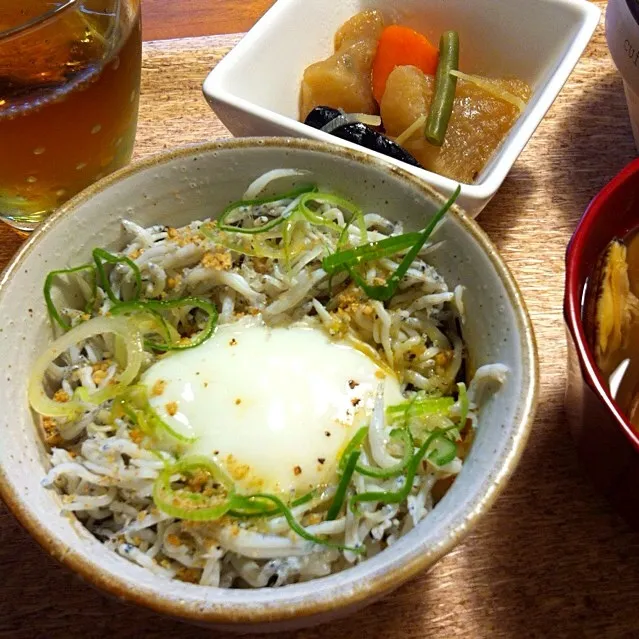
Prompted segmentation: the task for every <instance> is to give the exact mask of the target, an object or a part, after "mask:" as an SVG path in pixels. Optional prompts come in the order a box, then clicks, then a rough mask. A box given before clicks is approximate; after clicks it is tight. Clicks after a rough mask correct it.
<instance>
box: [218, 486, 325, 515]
mask: <svg viewBox="0 0 639 639" xmlns="http://www.w3.org/2000/svg"><path fill="white" fill-rule="evenodd" d="M313 497H315V491H314V490H312V491H311V492H310V493H306V494H305V495H302V496H301V497H299V498H298V499H294V500H293V501H292V502H291V508H297V507H298V506H302V505H304V504H307V503H308V502H309V501H311V500H312V499H313ZM245 505H246V506H247V509H244V510H242V509H240V508H233V509H232V510H229V512H228V514H229V515H231V517H241V518H250V517H273V516H275V515H279V514H280V511H279V509H277V508H271V507H270V506H268V505H266V504H264V503H260V502H259V501H258V500H257V499H255V500H253V499H251V501H250V502H249V503H247V504H245Z"/></svg>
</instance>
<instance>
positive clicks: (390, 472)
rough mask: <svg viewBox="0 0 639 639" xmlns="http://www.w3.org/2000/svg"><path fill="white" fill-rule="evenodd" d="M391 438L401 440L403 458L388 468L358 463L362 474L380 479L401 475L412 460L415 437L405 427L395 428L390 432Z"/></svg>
mask: <svg viewBox="0 0 639 639" xmlns="http://www.w3.org/2000/svg"><path fill="white" fill-rule="evenodd" d="M390 438H391V439H398V440H400V442H401V444H402V446H403V454H402V459H401V460H400V461H398V462H397V463H396V464H394V465H393V466H390V467H388V468H376V467H375V466H366V465H364V464H357V466H356V467H355V470H356V471H357V472H358V473H359V474H360V475H366V476H367V477H376V478H379V479H390V478H391V477H397V476H399V475H401V474H402V473H403V472H404V471H405V470H406V467H407V466H408V464H409V463H410V460H411V459H412V458H413V452H414V451H413V438H412V436H411V434H410V431H408V430H407V429H405V428H394V429H393V430H392V431H391V432H390Z"/></svg>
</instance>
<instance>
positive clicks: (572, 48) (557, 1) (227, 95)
mask: <svg viewBox="0 0 639 639" xmlns="http://www.w3.org/2000/svg"><path fill="white" fill-rule="evenodd" d="M537 1H538V2H539V1H541V2H544V3H545V4H549V5H558V6H568V7H573V8H574V9H576V10H578V11H579V16H578V18H577V19H575V24H576V27H577V31H576V33H575V35H574V37H573V38H572V40H571V41H570V42H567V44H566V48H565V51H564V52H563V54H562V55H560V56H558V57H557V59H556V64H555V66H554V68H553V69H552V71H551V72H549V77H548V80H547V81H546V82H545V83H544V84H542V85H541V86H539V87H538V88H537V90H536V91H535V92H534V93H533V94H532V95H531V100H530V102H532V100H533V98H534V97H536V99H537V102H536V103H535V104H533V105H532V107H531V108H530V109H528V112H527V113H524V114H523V116H520V118H521V125H520V127H519V129H518V130H517V131H516V133H515V134H514V135H512V136H511V135H510V134H509V136H508V139H506V140H504V141H503V143H502V144H501V145H500V146H499V147H498V148H497V150H496V151H495V152H494V154H493V156H492V157H491V160H490V164H491V166H490V169H489V170H488V171H485V169H484V170H483V171H482V173H483V178H482V179H481V181H480V182H478V183H476V184H475V183H474V184H467V183H461V187H462V195H463V196H464V197H467V198H472V199H473V200H474V201H475V202H482V201H485V203H487V202H488V200H490V198H492V197H493V196H494V195H495V193H496V192H497V191H498V190H499V188H500V187H501V185H502V183H503V181H504V180H505V179H506V177H507V175H508V174H509V173H510V171H511V169H512V167H513V166H514V164H515V162H516V161H517V158H518V157H519V156H520V155H521V153H522V152H523V150H524V148H525V147H526V146H527V145H528V142H529V141H530V138H531V137H532V136H533V135H534V133H535V131H536V130H537V127H538V126H539V124H540V123H541V121H542V120H543V119H544V117H545V116H546V114H547V113H548V111H549V110H550V107H551V106H552V104H553V103H554V101H555V100H556V98H557V97H558V95H559V93H560V92H561V90H562V88H563V86H564V84H565V83H566V81H567V80H568V78H569V77H570V74H571V73H572V71H573V69H574V68H575V66H576V65H577V63H578V62H579V59H580V58H581V56H582V54H583V52H584V50H585V49H586V47H587V46H588V43H589V42H590V40H591V38H592V36H593V34H594V32H595V29H596V28H597V26H598V24H599V20H600V18H601V13H602V12H601V9H599V7H597V6H596V5H594V4H592V3H591V2H587V1H586V0H537ZM303 3H304V0H276V2H275V3H274V4H273V6H272V7H270V8H269V9H268V11H267V12H266V13H265V14H264V15H263V16H262V17H261V18H260V19H259V20H258V22H257V23H256V24H255V25H254V26H253V27H252V28H251V29H249V31H248V32H247V33H246V34H245V35H244V37H243V38H242V39H241V40H240V42H238V43H237V44H236V45H235V46H234V47H233V48H232V49H231V51H229V53H228V54H227V55H226V56H224V58H222V60H220V61H219V62H218V63H217V64H216V65H215V67H214V68H213V69H212V70H211V71H210V72H209V74H208V75H207V77H206V78H205V80H204V83H203V85H202V90H203V92H204V95H205V97H206V99H207V101H208V102H209V104H210V106H211V108H212V109H213V103H212V102H213V101H219V102H222V103H224V104H227V105H229V106H231V107H233V108H235V109H237V110H239V111H241V112H244V113H249V114H250V115H252V116H253V117H255V118H257V119H259V120H262V121H266V122H270V123H273V124H275V125H277V126H278V127H280V128H283V129H288V130H289V131H290V132H292V134H295V135H300V136H304V137H310V138H312V139H315V140H319V141H322V142H327V143H331V144H334V145H336V146H343V147H346V148H349V149H358V148H362V147H358V145H356V144H354V143H352V142H349V141H348V140H342V139H341V138H336V137H335V136H331V135H330V134H328V133H325V132H324V131H320V130H318V129H314V128H313V127H310V126H308V125H306V124H304V123H302V122H299V121H298V120H295V119H294V118H290V117H288V116H285V115H282V114H281V113H278V112H277V111H273V110H271V109H269V108H266V107H264V106H261V105H259V104H257V103H255V102H251V101H250V100H247V99H245V98H242V97H239V96H238V95H236V94H235V93H233V92H231V91H230V90H228V89H227V82H226V78H227V74H228V73H230V72H232V70H233V67H234V65H235V64H236V63H237V62H238V61H239V60H242V59H244V58H245V57H249V56H250V55H251V50H252V49H253V47H254V45H255V44H256V43H257V42H259V41H260V39H261V37H262V35H263V33H264V32H265V31H267V30H271V29H273V28H274V27H276V25H277V24H278V20H279V17H280V15H283V14H284V13H285V12H286V11H288V10H290V9H291V8H292V7H294V6H295V5H297V4H303ZM530 102H529V105H530ZM364 151H365V153H367V154H370V155H371V156H372V157H376V158H378V159H382V160H384V161H386V162H389V163H390V164H392V165H393V166H397V167H400V168H403V167H405V166H410V165H406V164H405V163H404V162H401V161H399V160H396V159H394V158H389V157H387V156H385V155H382V154H380V153H378V152H377V151H373V150H371V149H364ZM407 170H408V172H409V173H412V174H413V175H415V176H417V177H419V178H421V179H423V180H427V181H428V182H429V183H430V184H432V185H434V187H435V188H436V189H441V190H444V191H447V192H450V193H452V191H453V190H454V189H455V187H456V186H457V182H456V181H455V180H452V179H450V178H447V177H444V176H442V175H440V174H438V173H435V172H433V171H429V170H427V169H424V168H421V167H411V168H409V169H407ZM485 203H484V205H485ZM481 208H483V206H482V207H481ZM481 208H480V209H479V210H481Z"/></svg>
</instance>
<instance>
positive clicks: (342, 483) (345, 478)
mask: <svg viewBox="0 0 639 639" xmlns="http://www.w3.org/2000/svg"><path fill="white" fill-rule="evenodd" d="M351 441H352V440H351ZM360 455H361V451H359V450H353V451H352V452H349V454H348V457H347V458H346V464H345V465H344V470H343V471H342V477H341V479H340V480H339V484H338V485H337V490H336V491H335V497H333V502H332V503H331V506H330V508H329V509H328V512H327V513H326V519H327V521H332V520H333V519H335V518H336V517H337V515H339V512H340V510H341V509H342V505H343V504H344V499H345V498H346V491H347V490H348V486H349V484H350V483H351V478H352V476H353V473H354V472H355V468H356V466H357V461H358V459H359V456H360ZM344 457H345V455H342V459H344ZM340 461H341V460H340Z"/></svg>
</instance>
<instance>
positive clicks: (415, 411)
mask: <svg viewBox="0 0 639 639" xmlns="http://www.w3.org/2000/svg"><path fill="white" fill-rule="evenodd" d="M454 403H455V400H454V399H453V398H452V397H419V396H418V395H416V396H415V397H414V398H413V399H412V400H411V401H409V402H404V403H402V404H395V405H393V406H388V408H386V417H387V418H388V420H389V421H390V422H396V421H399V420H404V419H410V418H412V417H423V416H425V415H448V414H449V412H450V409H451V407H452V406H453V404H454Z"/></svg>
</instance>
